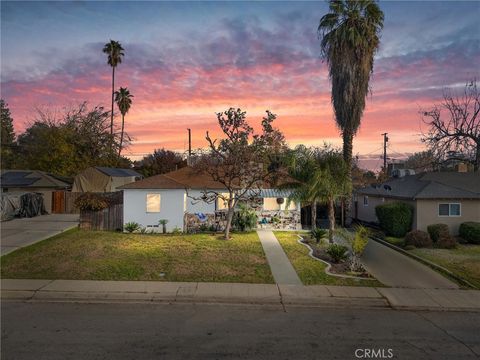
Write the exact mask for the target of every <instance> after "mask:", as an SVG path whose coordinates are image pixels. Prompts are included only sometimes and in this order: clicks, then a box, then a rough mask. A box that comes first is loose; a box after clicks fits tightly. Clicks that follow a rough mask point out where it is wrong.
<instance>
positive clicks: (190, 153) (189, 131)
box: [187, 129, 192, 166]
mask: <svg viewBox="0 0 480 360" xmlns="http://www.w3.org/2000/svg"><path fill="white" fill-rule="evenodd" d="M187 130H188V160H187V165H189V166H190V165H191V162H190V161H191V157H192V129H187Z"/></svg>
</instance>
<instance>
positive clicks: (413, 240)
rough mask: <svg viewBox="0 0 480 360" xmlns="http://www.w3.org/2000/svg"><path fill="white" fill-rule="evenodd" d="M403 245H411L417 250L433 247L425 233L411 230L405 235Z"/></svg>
mask: <svg viewBox="0 0 480 360" xmlns="http://www.w3.org/2000/svg"><path fill="white" fill-rule="evenodd" d="M405 245H406V246H408V245H413V246H415V247H417V248H423V247H431V246H432V245H433V242H432V239H431V238H430V236H429V235H428V233H426V232H425V231H421V230H412V231H410V232H409V233H407V235H405Z"/></svg>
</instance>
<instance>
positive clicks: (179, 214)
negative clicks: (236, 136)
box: [120, 166, 301, 232]
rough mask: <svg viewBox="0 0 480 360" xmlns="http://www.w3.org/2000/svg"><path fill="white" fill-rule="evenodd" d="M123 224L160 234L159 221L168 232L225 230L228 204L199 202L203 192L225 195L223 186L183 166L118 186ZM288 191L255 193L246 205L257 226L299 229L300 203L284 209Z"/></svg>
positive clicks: (271, 189) (208, 176) (265, 190)
mask: <svg viewBox="0 0 480 360" xmlns="http://www.w3.org/2000/svg"><path fill="white" fill-rule="evenodd" d="M120 189H122V190H123V221H124V223H128V222H136V223H139V224H140V225H141V226H142V227H145V228H147V229H152V230H153V231H161V229H162V227H161V226H159V224H158V223H159V220H161V219H163V220H167V221H168V223H167V231H172V230H174V229H175V228H178V229H180V230H182V231H185V232H188V231H194V230H196V229H198V228H199V227H200V226H204V227H211V226H213V227H215V228H216V229H217V230H221V229H222V228H224V224H225V214H226V208H227V205H226V204H225V203H224V201H223V200H222V199H220V198H217V199H216V201H214V202H207V201H204V200H201V199H200V198H201V196H202V194H203V192H204V191H208V190H210V191H216V192H217V193H222V192H223V193H224V192H226V190H225V188H224V186H223V185H222V184H220V183H218V182H216V181H214V180H213V179H212V178H211V177H210V175H208V174H199V173H198V172H196V171H195V170H194V169H193V168H192V167H189V166H187V167H184V168H181V169H179V170H176V171H172V172H170V173H167V174H162V175H155V176H151V177H148V178H145V179H143V180H140V181H136V182H134V183H131V184H127V185H124V186H121V187H120ZM287 197H288V192H287V191H284V190H278V189H275V188H265V189H262V190H261V191H259V192H257V191H256V192H255V194H254V197H253V195H252V199H251V201H250V202H249V205H250V206H251V207H252V208H254V209H255V211H256V213H257V216H258V226H259V227H265V228H269V227H270V228H278V229H299V228H301V223H300V203H296V202H291V203H290V204H289V205H288V208H287V201H286V200H287V199H286V198H287Z"/></svg>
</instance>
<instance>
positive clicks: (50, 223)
mask: <svg viewBox="0 0 480 360" xmlns="http://www.w3.org/2000/svg"><path fill="white" fill-rule="evenodd" d="M78 221H79V215H78V214H51V215H42V216H36V217H33V218H22V219H13V220H10V221H4V222H2V223H0V227H1V229H0V233H1V255H5V254H8V253H9V252H12V251H14V250H17V249H20V248H22V247H25V246H28V245H31V244H33V243H36V242H38V241H41V240H45V239H47V238H49V237H51V236H53V235H56V234H59V233H61V232H63V231H65V230H68V229H72V228H74V227H76V226H78Z"/></svg>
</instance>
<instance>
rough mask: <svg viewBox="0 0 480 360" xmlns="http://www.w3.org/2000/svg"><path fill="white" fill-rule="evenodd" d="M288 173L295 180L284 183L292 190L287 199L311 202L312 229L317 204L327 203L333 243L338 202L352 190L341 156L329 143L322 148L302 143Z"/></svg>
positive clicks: (292, 157)
mask: <svg viewBox="0 0 480 360" xmlns="http://www.w3.org/2000/svg"><path fill="white" fill-rule="evenodd" d="M289 175H290V177H291V178H292V179H293V181H290V182H288V183H286V184H284V185H283V186H282V187H283V188H289V189H291V190H292V192H291V193H290V196H289V197H288V202H291V201H300V202H302V203H307V204H311V205H312V230H313V229H315V225H316V224H315V221H314V219H315V218H316V209H315V208H316V204H317V203H324V204H327V206H328V220H329V235H328V236H329V240H330V242H333V232H334V230H335V202H336V200H337V199H341V198H342V197H344V196H346V195H347V194H348V193H349V192H350V191H351V183H350V182H349V179H348V171H347V166H346V164H345V162H344V161H343V158H342V155H341V154H340V153H339V152H338V151H335V150H333V149H331V148H330V147H328V146H325V147H324V148H321V149H319V148H307V147H305V146H303V145H300V146H298V147H297V148H295V150H294V151H293V153H292V154H291V156H290V160H289Z"/></svg>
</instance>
